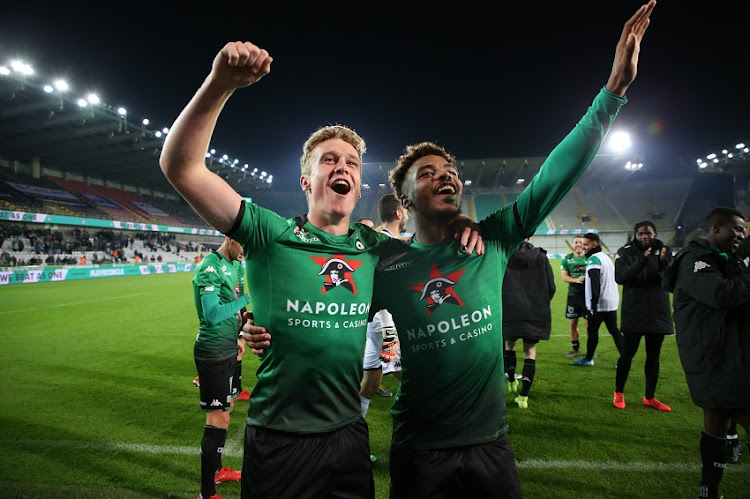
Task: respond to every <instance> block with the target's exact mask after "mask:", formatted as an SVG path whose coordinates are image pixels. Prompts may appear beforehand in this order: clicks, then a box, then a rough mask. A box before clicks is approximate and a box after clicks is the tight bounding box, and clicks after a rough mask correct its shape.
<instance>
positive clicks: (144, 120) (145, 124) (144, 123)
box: [141, 118, 151, 126]
mask: <svg viewBox="0 0 750 499" xmlns="http://www.w3.org/2000/svg"><path fill="white" fill-rule="evenodd" d="M141 123H143V126H148V124H149V123H151V122H150V121H149V120H148V118H143V121H142V122H141Z"/></svg>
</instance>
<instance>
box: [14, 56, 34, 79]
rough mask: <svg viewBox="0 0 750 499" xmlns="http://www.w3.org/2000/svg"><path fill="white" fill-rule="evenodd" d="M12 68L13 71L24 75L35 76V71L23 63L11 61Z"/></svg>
mask: <svg viewBox="0 0 750 499" xmlns="http://www.w3.org/2000/svg"><path fill="white" fill-rule="evenodd" d="M10 67H11V68H13V71H15V72H16V73H21V74H22V75H31V74H34V69H33V68H32V67H31V66H29V65H28V64H26V63H25V62H23V61H18V60H15V61H11V62H10Z"/></svg>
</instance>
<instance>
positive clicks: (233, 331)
mask: <svg viewBox="0 0 750 499" xmlns="http://www.w3.org/2000/svg"><path fill="white" fill-rule="evenodd" d="M206 293H213V294H217V295H218V296H219V304H222V305H223V304H225V303H229V302H232V301H234V300H236V299H237V298H239V297H240V296H241V294H242V292H241V290H240V287H239V281H238V279H237V273H236V271H235V266H234V263H232V262H230V261H229V260H227V259H226V258H224V257H223V256H222V254H221V253H219V252H218V251H213V252H211V253H209V254H208V255H206V257H205V258H204V259H203V260H201V263H200V264H198V267H196V269H195V273H194V274H193V296H194V298H195V308H196V310H197V311H198V319H199V322H200V326H199V331H198V337H197V338H196V339H195V347H194V350H193V351H194V354H195V358H196V359H198V360H206V361H216V360H224V359H227V358H229V357H231V356H232V355H237V335H238V328H239V315H237V314H235V315H234V316H233V317H230V318H228V319H224V320H223V321H221V322H219V323H218V324H214V325H213V326H212V325H211V324H209V322H208V321H207V320H206V318H205V315H204V313H203V305H202V304H201V296H203V295H204V294H206ZM237 310H239V308H238V309H237Z"/></svg>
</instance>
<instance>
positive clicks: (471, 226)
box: [451, 215, 484, 255]
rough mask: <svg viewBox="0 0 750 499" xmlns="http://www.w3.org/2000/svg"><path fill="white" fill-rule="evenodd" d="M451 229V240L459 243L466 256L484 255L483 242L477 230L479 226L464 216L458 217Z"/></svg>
mask: <svg viewBox="0 0 750 499" xmlns="http://www.w3.org/2000/svg"><path fill="white" fill-rule="evenodd" d="M451 228H453V230H454V232H453V239H459V240H460V242H461V251H463V252H464V253H467V254H471V253H476V254H477V255H483V254H484V240H483V239H482V233H481V231H480V230H479V224H478V223H476V222H475V221H474V220H472V219H471V218H469V217H467V216H466V215H459V216H458V217H456V219H455V220H454V221H453V222H452V223H451Z"/></svg>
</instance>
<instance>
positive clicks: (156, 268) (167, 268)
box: [0, 263, 197, 286]
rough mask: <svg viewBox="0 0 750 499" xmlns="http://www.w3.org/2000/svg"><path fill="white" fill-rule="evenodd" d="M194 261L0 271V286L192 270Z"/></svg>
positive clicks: (194, 265)
mask: <svg viewBox="0 0 750 499" xmlns="http://www.w3.org/2000/svg"><path fill="white" fill-rule="evenodd" d="M196 265H197V264H195V263H157V264H148V265H117V266H112V267H80V268H79V267H68V268H65V267H62V268H51V267H47V268H41V267H40V268H37V269H24V270H5V271H0V286H3V285H6V284H32V283H39V282H55V281H73V280H78V279H98V278H101V277H122V276H135V275H152V274H176V273H179V272H193V271H194V270H195V267H196Z"/></svg>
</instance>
